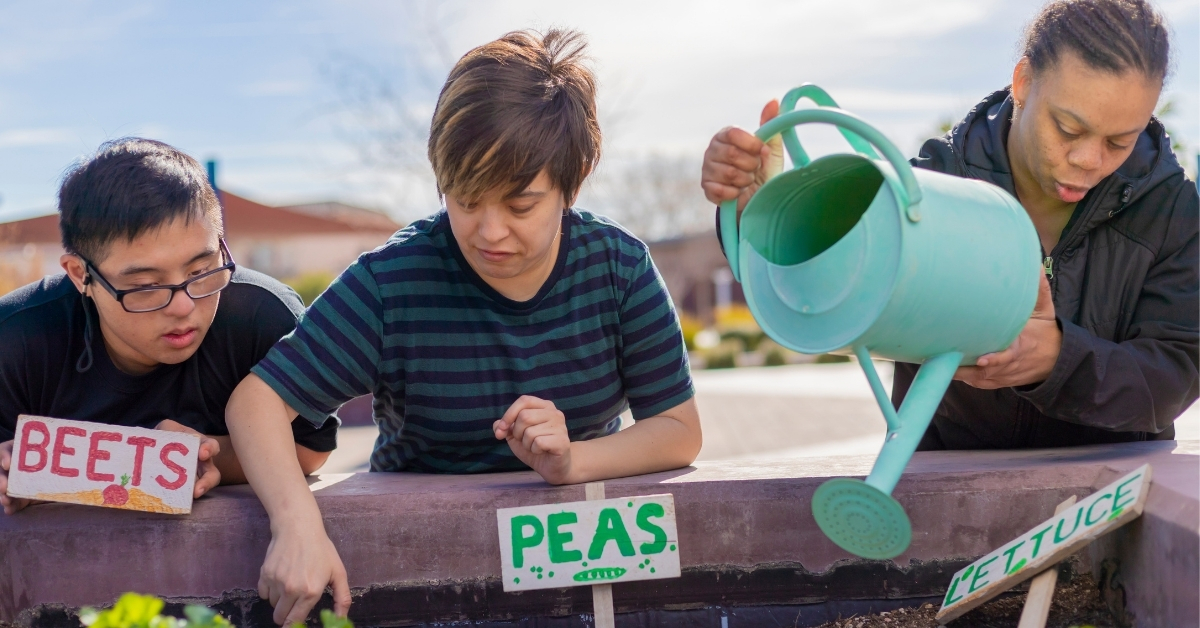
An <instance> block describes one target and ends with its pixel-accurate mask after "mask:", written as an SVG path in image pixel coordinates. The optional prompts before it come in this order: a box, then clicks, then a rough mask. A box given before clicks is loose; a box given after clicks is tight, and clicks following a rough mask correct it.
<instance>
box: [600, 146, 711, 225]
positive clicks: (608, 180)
mask: <svg viewBox="0 0 1200 628" xmlns="http://www.w3.org/2000/svg"><path fill="white" fill-rule="evenodd" d="M580 205H581V206H583V207H589V208H593V209H595V210H596V211H597V212H598V213H601V214H605V215H608V216H611V217H612V218H613V219H614V220H616V221H618V222H620V223H621V224H622V225H623V226H624V227H625V228H627V229H629V230H630V231H632V232H633V233H635V234H636V235H638V236H639V237H641V238H643V239H646V240H657V239H662V238H670V237H675V236H679V235H685V234H688V233H695V232H698V231H703V230H705V229H708V228H710V227H711V226H712V217H713V208H712V205H710V204H709V203H708V202H707V201H705V200H704V193H703V191H702V190H701V188H700V161H699V159H693V158H689V157H680V156H674V155H665V154H662V153H650V154H648V155H644V156H637V157H632V158H619V157H616V158H613V159H612V160H610V161H609V163H608V164H604V165H602V166H601V169H600V171H599V172H597V173H596V175H595V176H594V177H593V180H592V181H591V182H590V183H589V186H588V188H586V189H585V190H584V193H583V195H582V197H581V199H580Z"/></svg>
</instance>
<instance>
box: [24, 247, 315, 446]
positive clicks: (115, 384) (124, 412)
mask: <svg viewBox="0 0 1200 628" xmlns="http://www.w3.org/2000/svg"><path fill="white" fill-rule="evenodd" d="M220 298H221V301H220V303H219V304H218V306H217V314H216V316H215V317H214V318H213V323H212V327H211V328H210V329H209V330H208V334H207V335H206V336H205V337H204V340H203V342H201V343H200V348H199V349H197V350H196V353H195V354H193V355H192V357H190V358H188V359H187V360H185V361H183V362H181V363H179V364H163V365H160V366H159V367H158V368H156V369H154V370H153V371H151V372H149V373H147V374H145V375H129V374H127V373H124V372H122V371H120V370H118V369H117V367H116V366H114V365H113V363H112V361H111V360H110V359H109V357H108V351H107V350H106V349H105V348H104V339H103V338H102V337H101V332H100V325H99V321H98V319H97V318H96V310H95V305H94V304H92V302H91V300H90V299H89V300H88V301H87V309H88V316H91V317H92V356H93V359H92V365H91V367H90V368H88V369H86V370H85V371H84V372H82V373H80V372H78V371H77V370H76V363H77V362H78V361H79V357H80V355H81V354H82V353H83V351H84V342H83V337H84V323H85V320H86V319H85V318H84V305H83V303H84V302H83V299H82V298H81V297H80V295H79V291H78V290H76V289H75V286H74V285H73V284H72V283H71V281H70V280H68V279H67V277H66V275H55V276H52V277H46V278H45V279H42V280H41V281H38V282H35V283H32V284H29V285H27V286H24V287H22V288H19V289H17V290H15V291H13V292H11V293H9V294H7V295H5V296H3V297H0V442H3V441H6V440H11V439H12V438H13V433H14V431H15V429H16V423H17V415H19V414H34V415H40V416H48V417H55V418H61V419H75V420H79V421H95V422H97V423H110V424H115V425H129V426H137V427H147V428H153V427H154V426H155V425H157V424H158V422H159V421H162V420H163V419H173V420H175V421H178V422H179V423H182V424H183V425H186V426H188V427H191V428H193V429H195V430H197V431H199V432H202V433H204V434H209V435H214V436H220V435H226V434H228V433H229V430H228V429H226V427H225V404H226V403H227V402H228V401H229V395H231V394H232V393H233V389H234V387H236V386H237V385H238V383H239V382H241V381H242V379H243V378H244V377H246V375H248V374H249V373H250V368H251V367H252V366H254V365H255V364H257V363H258V361H259V360H261V359H262V357H263V356H264V355H266V354H267V351H268V350H269V349H270V348H271V346H272V345H274V344H275V341H277V340H279V339H280V338H282V337H283V336H284V335H285V334H287V333H288V332H290V331H291V330H292V328H293V327H295V326H296V321H297V320H298V319H299V318H300V315H301V314H302V313H303V312H304V305H303V304H302V303H301V302H300V298H299V297H297V296H296V293H295V292H293V291H292V290H291V289H290V288H288V287H287V286H285V285H284V284H282V283H280V282H278V281H276V280H274V279H272V278H270V277H268V276H266V275H264V274H262V273H258V272H255V271H252V270H247V269H244V268H238V269H237V270H236V271H235V272H234V275H233V281H232V283H230V284H229V287H227V288H225V290H224V291H223V292H221V296H220ZM337 428H338V420H337V419H336V418H333V417H329V418H328V419H326V420H325V423H324V425H322V426H321V427H320V428H314V427H313V425H312V423H310V422H309V421H308V420H307V419H304V418H297V419H296V420H295V421H293V422H292V433H293V434H294V435H295V437H296V442H297V443H298V444H300V445H303V446H305V447H307V448H309V449H312V450H314V451H332V450H333V449H334V447H336V446H337Z"/></svg>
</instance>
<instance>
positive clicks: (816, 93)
mask: <svg viewBox="0 0 1200 628" xmlns="http://www.w3.org/2000/svg"><path fill="white" fill-rule="evenodd" d="M801 98H807V99H809V100H811V101H813V102H814V103H816V104H817V106H819V107H833V108H839V107H838V104H837V102H836V101H834V100H833V96H830V95H829V92H826V91H825V90H823V89H821V88H820V87H818V86H817V85H816V84H815V83H805V84H803V85H801V86H800V87H794V88H792V89H791V90H789V91H788V93H786V94H784V95H783V100H782V101H781V102H780V103H779V112H780V113H788V112H790V111H792V110H793V109H795V108H796V103H797V102H798V101H799V100H800V99H801ZM838 130H839V131H841V132H842V136H843V137H845V138H846V141H847V142H849V143H850V146H852V147H854V150H855V151H857V152H858V153H859V154H860V155H866V156H867V157H870V158H871V159H879V154H878V153H876V152H875V149H873V148H871V145H870V144H869V143H867V142H866V141H865V140H863V138H861V137H859V136H858V135H856V134H855V133H854V132H853V131H850V130H848V129H845V128H842V127H838ZM782 135H783V145H784V146H785V147H787V152H788V155H789V156H790V157H791V158H792V167H793V168H803V167H804V166H807V165H808V163H809V162H810V161H812V160H811V159H809V158H808V153H807V152H805V151H804V148H803V147H801V146H800V138H798V137H796V129H795V127H792V128H789V129H784V131H783V133H782Z"/></svg>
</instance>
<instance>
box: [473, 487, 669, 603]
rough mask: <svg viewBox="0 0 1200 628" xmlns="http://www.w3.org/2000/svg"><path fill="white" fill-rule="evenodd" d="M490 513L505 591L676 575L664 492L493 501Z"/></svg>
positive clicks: (667, 503) (667, 498) (667, 500)
mask: <svg viewBox="0 0 1200 628" xmlns="http://www.w3.org/2000/svg"><path fill="white" fill-rule="evenodd" d="M496 519H497V521H498V523H499V531H500V561H501V570H502V573H503V574H504V590H505V591H527V590H530V589H554V588H563V587H574V586H582V585H594V584H608V583H615V582H629V581H631V580H653V579H657V578H678V577H679V538H678V534H677V532H676V529H675V499H674V498H673V497H672V496H671V495H670V494H666V495H645V496H641V497H623V498H620V499H604V500H596V501H585V502H570V503H565V504H548V505H545V506H527V507H521V508H500V509H498V510H496Z"/></svg>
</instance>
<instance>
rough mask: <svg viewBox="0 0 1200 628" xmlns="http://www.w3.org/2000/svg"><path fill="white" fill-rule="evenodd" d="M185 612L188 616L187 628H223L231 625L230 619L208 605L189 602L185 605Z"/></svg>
mask: <svg viewBox="0 0 1200 628" xmlns="http://www.w3.org/2000/svg"><path fill="white" fill-rule="evenodd" d="M183 614H184V615H186V616H187V618H188V621H187V628H222V627H224V626H230V625H231V624H230V623H229V620H227V619H225V618H224V617H222V616H221V615H220V613H217V611H214V610H213V609H211V608H208V607H207V606H200V605H199V604H189V605H187V606H185V607H183Z"/></svg>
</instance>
